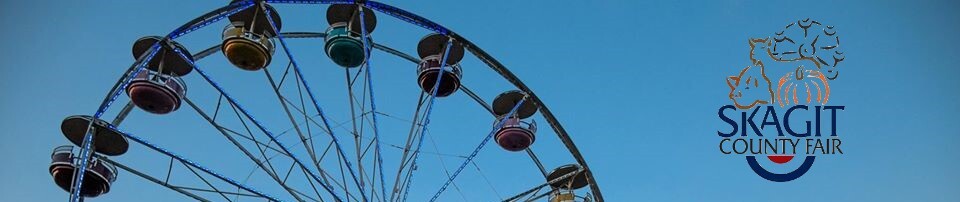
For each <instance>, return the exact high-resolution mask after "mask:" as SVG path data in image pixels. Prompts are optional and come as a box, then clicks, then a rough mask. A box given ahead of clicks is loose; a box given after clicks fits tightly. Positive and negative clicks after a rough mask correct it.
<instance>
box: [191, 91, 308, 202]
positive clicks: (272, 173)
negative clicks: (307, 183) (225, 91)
mask: <svg viewBox="0 0 960 202" xmlns="http://www.w3.org/2000/svg"><path fill="white" fill-rule="evenodd" d="M184 101H185V102H186V103H187V105H190V107H191V108H193V109H194V110H195V111H197V113H198V114H200V116H202V117H203V118H204V119H205V120H207V122H209V123H210V124H211V125H213V126H214V128H216V129H217V131H220V133H221V134H222V135H223V136H224V137H225V138H227V140H229V141H230V143H232V144H233V145H234V146H236V147H237V149H240V151H241V152H243V154H244V155H246V156H247V157H248V158H250V160H251V161H253V162H254V163H256V164H257V167H259V168H262V169H263V171H264V172H265V173H267V175H269V176H270V177H271V178H273V180H274V181H276V182H277V183H278V184H279V185H280V186H281V187H283V188H284V189H285V190H286V191H287V192H290V194H291V195H292V196H293V197H294V198H297V200H299V201H303V200H302V199H300V198H299V197H298V196H297V195H296V194H294V193H293V189H292V188H290V187H289V186H287V185H286V183H284V182H281V181H280V178H279V177H278V176H277V174H276V171H274V170H272V166H270V168H271V169H268V167H267V166H265V165H264V164H263V162H262V161H260V160H259V159H257V157H255V156H254V155H253V154H252V153H250V151H249V150H247V148H246V147H244V146H243V145H242V144H240V142H238V141H237V140H236V139H235V138H233V136H231V135H230V134H228V133H227V131H226V130H225V128H223V127H220V125H219V124H217V123H216V122H215V121H214V120H213V119H212V118H210V116H209V115H207V114H206V113H204V112H203V110H201V109H200V107H198V106H197V105H196V104H195V103H193V101H190V99H188V98H186V97H184ZM251 140H252V138H251ZM256 143H257V144H261V143H259V142H256ZM258 148H259V146H258ZM260 151H261V154H263V150H260ZM267 162H269V160H267Z"/></svg>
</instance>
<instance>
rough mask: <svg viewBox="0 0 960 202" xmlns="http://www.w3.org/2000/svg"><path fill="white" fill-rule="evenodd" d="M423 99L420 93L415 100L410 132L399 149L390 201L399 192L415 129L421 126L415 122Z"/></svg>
mask: <svg viewBox="0 0 960 202" xmlns="http://www.w3.org/2000/svg"><path fill="white" fill-rule="evenodd" d="M425 97H426V93H423V92H420V98H417V107H416V109H414V111H413V118H412V120H414V121H411V122H410V132H409V133H407V141H406V143H404V146H403V148H401V149H402V150H403V154H402V156H401V157H400V166H398V167H397V175H396V177H395V178H394V181H393V188H392V189H390V201H394V197H395V196H396V194H397V192H399V190H398V189H397V188H401V187H400V185H401V180H400V179H401V178H400V176H401V175H402V174H403V171H404V167H405V166H406V163H407V159H408V157H409V156H408V155H411V154H410V152H411V151H412V150H411V148H412V147H411V146H412V145H413V142H414V139H415V138H416V134H415V132H416V131H419V130H417V127H418V126H421V125H420V124H419V122H418V121H417V120H419V117H420V110H421V109H422V108H423V104H424V102H425V101H426V99H424V98H425Z"/></svg>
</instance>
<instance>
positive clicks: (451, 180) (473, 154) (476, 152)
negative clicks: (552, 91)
mask: <svg viewBox="0 0 960 202" xmlns="http://www.w3.org/2000/svg"><path fill="white" fill-rule="evenodd" d="M528 97H529V96H524V97H523V99H520V101H519V102H517V104H516V105H514V106H513V108H512V109H511V110H510V112H509V113H507V114H506V116H504V117H511V116H513V115H514V114H516V113H517V109H518V108H520V105H522V104H523V103H524V102H525V101H526V100H527V98H528ZM506 122H507V119H501V120H500V121H498V122H497V125H495V126H494V127H493V128H494V129H493V130H491V131H490V133H489V134H487V136H486V137H484V138H483V141H481V142H480V145H477V148H476V149H474V150H473V152H472V153H470V155H469V156H467V159H466V160H464V161H463V163H462V164H460V167H458V168H457V171H455V172H453V176H451V177H450V179H448V180H447V182H445V183H444V184H443V186H440V190H438V191H437V193H436V194H434V195H433V198H431V199H430V201H431V202H433V201H436V200H437V198H439V197H440V194H443V191H444V190H446V189H447V186H449V185H450V183H452V182H453V180H454V179H456V178H457V176H458V175H460V172H462V171H463V168H464V167H466V166H467V164H468V163H470V162H471V161H472V160H473V158H475V157H476V156H477V154H478V153H479V152H480V149H483V146H484V145H486V144H487V142H489V141H490V138H492V137H493V134H494V133H496V132H497V129H498V128H501V127H503V124H504V123H506Z"/></svg>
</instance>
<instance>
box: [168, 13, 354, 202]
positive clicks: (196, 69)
mask: <svg viewBox="0 0 960 202" xmlns="http://www.w3.org/2000/svg"><path fill="white" fill-rule="evenodd" d="M268 14H269V13H268ZM174 51H175V52H177V53H178V54H179V55H180V57H181V58H184V59H186V58H187V56H186V55H184V54H183V52H182V51H181V50H180V49H179V48H176V47H175V48H174ZM187 61H190V60H187ZM190 65H191V66H192V67H193V69H194V70H195V71H196V72H197V73H198V74H200V76H201V77H203V78H204V80H206V81H207V82H208V83H210V85H211V86H213V87H214V88H215V89H216V90H217V91H218V92H220V94H222V95H223V96H224V98H226V99H227V101H228V102H229V103H231V105H232V106H233V107H235V108H236V109H237V110H238V111H240V112H241V113H242V114H243V115H244V116H245V117H246V118H247V119H249V120H250V121H251V122H253V123H254V125H255V126H257V128H258V129H260V131H261V132H263V133H264V134H265V135H266V136H267V137H269V138H270V140H271V141H273V142H275V143H277V146H279V147H280V149H281V150H282V151H283V152H284V153H287V154H289V155H290V158H291V159H293V160H294V161H295V162H297V164H299V165H300V166H301V167H304V168H305V169H306V166H305V165H304V164H303V163H302V161H301V160H300V159H299V158H297V157H296V155H294V154H293V153H291V152H290V150H289V149H288V148H287V147H286V146H284V145H283V144H282V143H281V142H280V140H279V139H277V138H276V137H275V136H274V135H273V133H271V132H270V131H269V130H267V129H266V128H265V127H264V126H263V125H262V124H260V122H258V121H257V120H256V119H255V118H253V116H252V115H250V113H248V112H247V111H246V110H245V109H243V108H242V107H240V106H239V104H238V103H237V101H236V100H235V99H233V98H232V97H230V96H229V95H228V94H227V93H226V91H224V90H223V88H222V87H220V86H219V85H217V83H216V82H214V81H213V79H212V78H210V76H208V75H207V74H206V73H204V72H203V70H201V69H200V68H199V67H198V66H197V65H196V63H193V62H192V61H190ZM294 66H296V65H294ZM258 147H259V145H258ZM268 165H269V164H268ZM306 170H309V169H306ZM309 173H310V176H311V178H312V179H313V180H315V181H316V182H318V183H321V184H322V183H323V182H321V181H320V178H319V177H317V175H316V174H314V173H313V172H309ZM323 187H324V188H325V190H326V191H327V192H329V194H330V195H331V196H333V197H334V198H335V199H339V198H340V197H339V196H337V194H336V193H334V192H333V190H330V189H329V187H328V186H323Z"/></svg>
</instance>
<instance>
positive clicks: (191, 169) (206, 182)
mask: <svg viewBox="0 0 960 202" xmlns="http://www.w3.org/2000/svg"><path fill="white" fill-rule="evenodd" d="M180 163H181V164H183V167H186V168H187V170H189V171H190V172H191V173H193V175H195V176H197V178H199V179H200V181H203V183H204V184H207V186H209V187H210V188H211V189H213V190H214V192H216V193H217V194H219V195H220V196H223V198H224V199H227V201H231V202H232V201H233V200H230V197H227V195H226V194H223V191H220V189H217V187H216V186H213V184H210V181H207V178H205V177H203V176H202V175H200V173H197V171H196V170H193V168H191V167H190V166H188V165H187V164H186V163H183V162H180Z"/></svg>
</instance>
